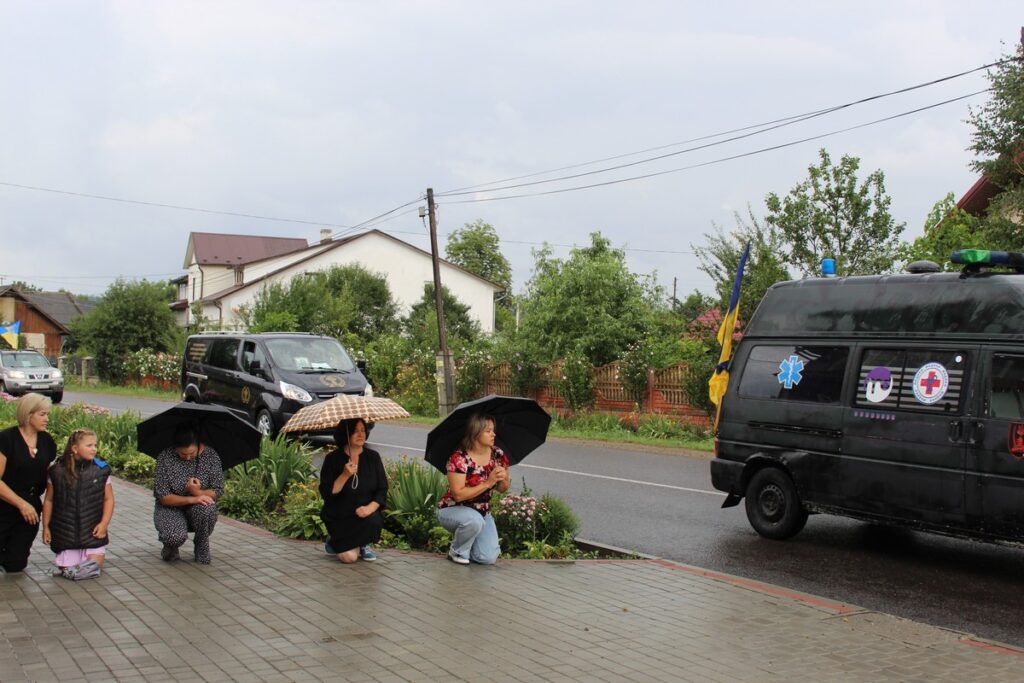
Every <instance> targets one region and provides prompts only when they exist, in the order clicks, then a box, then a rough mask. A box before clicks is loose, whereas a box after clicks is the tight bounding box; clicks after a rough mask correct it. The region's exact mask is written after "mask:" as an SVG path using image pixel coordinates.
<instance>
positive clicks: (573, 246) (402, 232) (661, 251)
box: [382, 202, 696, 254]
mask: <svg viewBox="0 0 1024 683" xmlns="http://www.w3.org/2000/svg"><path fill="white" fill-rule="evenodd" d="M452 203H455V202H452ZM382 232H387V233H398V234H400V235H418V236H422V237H426V236H427V235H424V234H423V233H422V232H421V231H413V230H384V231H382ZM451 234H452V233H450V232H448V233H445V234H444V235H443V236H444V237H449V236H451ZM499 238H500V239H501V242H502V243H503V244H528V245H530V246H545V245H547V246H549V247H564V248H566V249H576V248H577V247H579V246H581V245H579V244H558V243H555V242H529V241H526V240H509V239H505V238H504V237H501V236H500V235H499ZM615 248H616V249H617V250H619V251H637V252H646V253H652V254H694V253H696V252H694V251H673V250H671V249H642V248H640V247H615Z"/></svg>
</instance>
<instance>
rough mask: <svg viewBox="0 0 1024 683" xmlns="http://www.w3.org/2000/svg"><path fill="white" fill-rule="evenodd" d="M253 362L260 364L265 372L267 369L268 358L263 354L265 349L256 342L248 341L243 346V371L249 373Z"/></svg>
mask: <svg viewBox="0 0 1024 683" xmlns="http://www.w3.org/2000/svg"><path fill="white" fill-rule="evenodd" d="M253 361H256V362H257V363H259V364H260V368H261V369H262V370H263V371H264V372H265V371H266V369H267V357H266V356H265V355H264V354H263V349H261V348H260V347H259V345H258V344H257V343H256V342H254V341H247V342H245V343H244V344H243V345H242V370H243V371H244V372H249V366H250V365H251V364H252V362H253Z"/></svg>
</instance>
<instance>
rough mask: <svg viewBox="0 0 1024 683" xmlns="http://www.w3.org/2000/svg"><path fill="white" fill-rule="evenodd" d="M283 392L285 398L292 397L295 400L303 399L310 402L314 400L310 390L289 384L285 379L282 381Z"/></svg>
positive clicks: (304, 401)
mask: <svg viewBox="0 0 1024 683" xmlns="http://www.w3.org/2000/svg"><path fill="white" fill-rule="evenodd" d="M281 394H282V395H283V396H284V397H285V398H290V399H292V400H293V401H302V402H303V403H309V402H310V401H312V400H313V397H312V396H310V395H309V392H308V391H306V390H305V389H303V388H302V387H297V386H295V385H294V384H288V382H285V381H284V380H282V381H281Z"/></svg>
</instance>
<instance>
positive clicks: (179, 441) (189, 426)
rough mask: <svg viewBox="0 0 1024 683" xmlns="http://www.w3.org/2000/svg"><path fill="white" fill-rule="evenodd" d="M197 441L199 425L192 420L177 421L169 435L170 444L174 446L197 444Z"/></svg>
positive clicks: (182, 446)
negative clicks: (172, 432)
mask: <svg viewBox="0 0 1024 683" xmlns="http://www.w3.org/2000/svg"><path fill="white" fill-rule="evenodd" d="M199 441H200V439H199V425H197V424H195V423H194V422H179V423H178V426H177V427H175V428H174V435H173V436H171V446H172V447H174V448H186V447H188V446H198V445H199Z"/></svg>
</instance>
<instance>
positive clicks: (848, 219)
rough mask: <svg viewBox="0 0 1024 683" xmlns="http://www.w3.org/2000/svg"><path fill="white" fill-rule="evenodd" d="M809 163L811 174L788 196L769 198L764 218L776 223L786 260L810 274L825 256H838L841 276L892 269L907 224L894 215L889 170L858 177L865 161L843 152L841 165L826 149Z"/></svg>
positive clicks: (774, 195)
mask: <svg viewBox="0 0 1024 683" xmlns="http://www.w3.org/2000/svg"><path fill="white" fill-rule="evenodd" d="M818 157H819V162H818V163H817V164H816V165H812V166H810V167H808V169H807V170H808V178H807V180H804V181H802V182H800V183H799V184H797V185H796V186H795V187H794V188H793V189H792V190H790V192H789V194H788V195H786V196H785V197H781V198H780V197H779V196H778V195H777V194H775V193H774V192H772V193H770V194H769V195H768V196H767V198H766V199H765V203H766V205H767V207H768V214H767V215H766V216H765V220H766V222H767V223H768V224H769V225H772V226H775V227H777V228H778V229H779V230H780V232H781V235H782V238H783V240H784V243H785V247H786V254H785V256H786V257H787V260H788V261H789V263H791V264H793V266H794V267H795V268H797V269H799V270H800V272H801V273H802V274H803V275H805V276H809V275H814V274H816V273H817V272H818V269H819V265H820V263H821V260H822V259H823V258H833V259H835V261H836V271H837V272H838V273H840V274H841V275H864V274H872V273H883V272H888V271H890V270H892V269H893V266H894V254H895V253H896V249H897V247H898V244H899V235H900V233H901V232H902V231H903V227H904V224H903V223H896V222H895V221H894V220H893V217H892V216H891V215H890V214H889V204H890V203H891V201H892V200H891V199H890V198H889V196H888V195H887V194H886V192H885V174H883V173H882V171H880V170H878V171H875V172H873V173H871V174H870V175H868V177H867V179H866V180H865V181H864V182H863V183H859V184H858V181H857V171H858V169H859V168H860V160H859V159H858V158H857V157H852V156H849V155H845V154H844V155H843V157H842V159H840V160H839V164H838V165H836V166H833V165H832V159H831V158H830V157H829V154H828V152H827V151H825V150H824V149H822V150H819V151H818Z"/></svg>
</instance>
